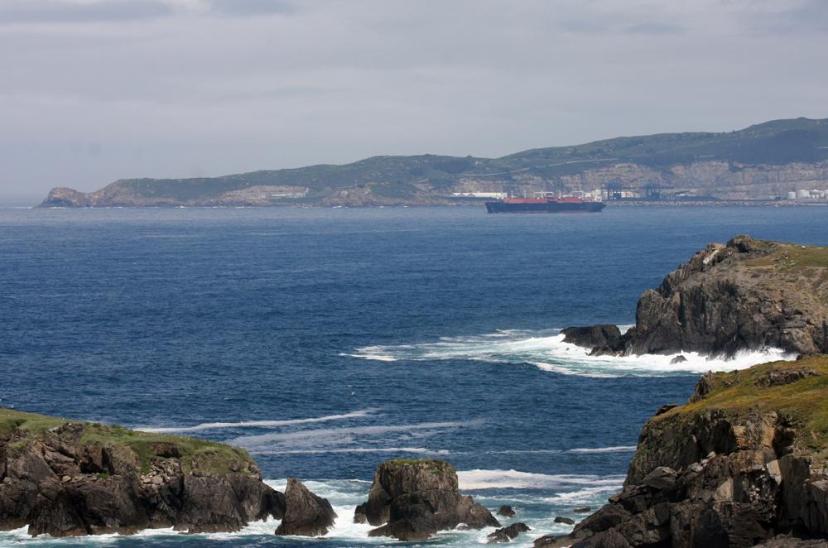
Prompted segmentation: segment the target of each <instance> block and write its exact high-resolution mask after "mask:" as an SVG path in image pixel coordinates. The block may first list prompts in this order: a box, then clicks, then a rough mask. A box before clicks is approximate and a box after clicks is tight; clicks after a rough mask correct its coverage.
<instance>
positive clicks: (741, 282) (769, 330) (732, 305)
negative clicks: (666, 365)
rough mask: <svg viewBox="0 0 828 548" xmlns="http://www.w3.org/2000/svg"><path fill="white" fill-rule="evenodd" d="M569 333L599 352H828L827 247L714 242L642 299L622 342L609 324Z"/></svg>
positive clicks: (743, 240)
mask: <svg viewBox="0 0 828 548" xmlns="http://www.w3.org/2000/svg"><path fill="white" fill-rule="evenodd" d="M564 333H565V339H564V340H565V341H568V342H572V343H574V344H579V345H581V346H587V347H589V348H592V349H593V352H596V353H606V352H615V353H623V354H672V353H676V352H681V351H690V352H701V353H704V354H709V355H724V356H732V355H733V354H735V353H736V352H738V351H740V350H747V349H761V348H768V347H774V348H781V349H783V350H786V351H788V352H791V353H798V354H814V353H821V352H828V248H826V247H814V246H802V245H794V244H785V243H778V242H769V241H762V240H754V239H752V238H750V237H749V236H737V237H735V238H733V239H732V240H730V241H729V242H728V243H727V245H721V244H711V245H709V246H707V248H705V249H704V250H703V251H700V252H699V253H697V254H696V255H695V256H694V257H693V258H692V259H691V260H690V261H689V262H687V263H686V264H684V265H682V266H680V267H679V268H678V269H677V270H675V271H674V272H671V273H670V274H669V275H667V277H666V278H664V281H663V282H662V283H661V285H660V286H659V287H658V288H657V289H648V290H647V291H645V292H644V294H643V295H641V298H640V299H639V301H638V307H637V309H636V323H635V327H633V328H632V329H630V330H629V331H628V332H627V333H625V334H624V335H623V336H621V337H620V338H615V337H614V334H615V333H614V332H613V331H612V330H611V329H608V328H607V326H595V327H592V328H570V329H568V330H565V331H564Z"/></svg>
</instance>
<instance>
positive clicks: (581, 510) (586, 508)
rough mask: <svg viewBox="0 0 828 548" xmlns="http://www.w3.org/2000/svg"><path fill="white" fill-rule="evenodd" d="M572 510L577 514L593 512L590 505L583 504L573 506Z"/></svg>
mask: <svg viewBox="0 0 828 548" xmlns="http://www.w3.org/2000/svg"><path fill="white" fill-rule="evenodd" d="M572 511H573V512H575V513H576V514H586V513H589V512H592V508H590V507H589V506H582V507H580V508H573V509H572Z"/></svg>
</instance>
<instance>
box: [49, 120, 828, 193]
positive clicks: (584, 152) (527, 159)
mask: <svg viewBox="0 0 828 548" xmlns="http://www.w3.org/2000/svg"><path fill="white" fill-rule="evenodd" d="M610 182H614V183H617V184H619V185H622V186H624V187H625V188H630V189H642V188H645V187H647V186H648V185H649V186H657V187H659V188H669V189H672V190H671V192H674V193H683V194H684V195H688V193H689V195H690V196H691V197H692V196H693V195H698V196H708V195H716V196H717V197H722V198H731V199H741V198H757V197H759V198H767V197H768V196H769V195H780V194H782V195H784V194H785V193H786V192H788V191H791V190H796V189H797V188H809V189H810V188H828V120H810V119H806V118H797V119H792V120H777V121H773V122H767V123H763V124H759V125H755V126H750V127H748V128H746V129H743V130H740V131H733V132H728V133H665V134H658V135H648V136H640V137H619V138H615V139H607V140H602V141H595V142H592V143H587V144H582V145H576V146H565V147H552V148H538V149H533V150H527V151H524V152H519V153H516V154H511V155H508V156H504V157H502V158H493V159H492V158H478V157H472V156H467V157H453V156H437V155H431V154H426V155H421V156H376V157H373V158H368V159H365V160H361V161H358V162H354V163H351V164H346V165H315V166H308V167H303V168H298V169H282V170H270V171H253V172H250V173H242V174H236V175H226V176H221V177H212V178H195V179H124V180H120V181H116V182H114V183H112V184H110V185H109V186H107V187H105V188H103V189H101V190H99V191H96V192H92V193H86V194H85V193H80V192H77V191H74V190H72V189H68V188H56V189H53V191H52V192H51V193H50V195H49V197H48V198H47V199H46V200H45V201H44V202H43V205H44V206H76V207H85V206H171V205H203V206H211V205H253V206H255V205H274V204H285V203H288V204H314V205H354V206H359V205H392V204H413V205H426V204H450V203H456V201H457V198H456V197H452V194H454V193H467V192H512V193H521V192H531V191H536V190H564V191H573V190H581V191H586V192H589V191H593V190H596V189H600V188H602V187H603V186H604V185H606V184H607V183H610Z"/></svg>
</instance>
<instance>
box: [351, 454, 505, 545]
mask: <svg viewBox="0 0 828 548" xmlns="http://www.w3.org/2000/svg"><path fill="white" fill-rule="evenodd" d="M354 520H355V521H357V522H360V523H364V522H368V523H370V524H371V525H375V526H380V527H378V528H376V529H373V530H372V531H371V532H370V535H371V536H390V537H396V538H398V539H400V540H421V539H426V538H428V537H430V536H431V535H433V534H434V533H436V532H437V531H441V530H445V529H453V528H455V527H457V526H458V525H459V524H461V523H464V524H466V525H467V526H468V527H469V528H472V529H480V528H483V527H490V526H491V527H497V526H499V525H500V524H499V523H498V521H497V519H495V517H494V516H492V514H491V513H490V512H489V511H488V510H487V509H486V508H484V507H483V506H481V505H479V504H476V503H475V502H474V500H472V498H471V497H468V496H463V495H461V494H460V491H459V488H458V484H457V472H456V471H455V470H454V467H452V466H451V465H450V464H448V463H447V462H442V461H437V460H395V461H388V462H384V463H382V464H381V465H379V467H378V468H377V471H376V472H375V474H374V481H373V484H372V485H371V491H370V493H369V495H368V501H367V502H366V503H364V504H361V505H359V506H358V507H357V508H356V512H355V516H354Z"/></svg>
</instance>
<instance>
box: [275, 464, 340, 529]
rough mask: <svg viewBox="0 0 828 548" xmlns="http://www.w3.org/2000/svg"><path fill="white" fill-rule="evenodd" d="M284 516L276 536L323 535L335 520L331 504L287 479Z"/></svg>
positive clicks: (291, 479)
mask: <svg viewBox="0 0 828 548" xmlns="http://www.w3.org/2000/svg"><path fill="white" fill-rule="evenodd" d="M285 506H286V510H285V515H284V518H282V523H281V524H279V528H278V529H276V534H277V535H301V536H306V537H316V536H320V535H325V534H327V533H328V530H329V529H330V528H331V527H332V526H333V524H334V521H335V520H336V512H334V510H333V507H332V506H331V503H330V502H328V500H327V499H323V498H322V497H320V496H317V495H314V494H313V493H311V492H310V491H309V490H308V488H307V487H305V486H304V485H303V484H302V482H300V481H299V480H297V479H294V478H289V479H288V481H287V488H286V489H285Z"/></svg>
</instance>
